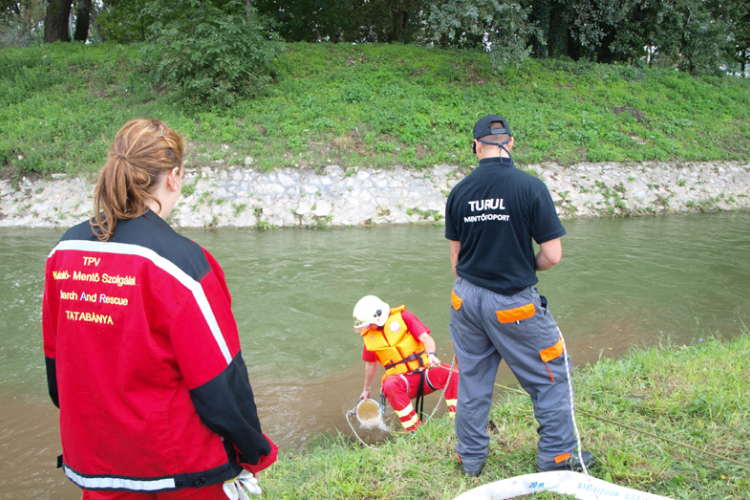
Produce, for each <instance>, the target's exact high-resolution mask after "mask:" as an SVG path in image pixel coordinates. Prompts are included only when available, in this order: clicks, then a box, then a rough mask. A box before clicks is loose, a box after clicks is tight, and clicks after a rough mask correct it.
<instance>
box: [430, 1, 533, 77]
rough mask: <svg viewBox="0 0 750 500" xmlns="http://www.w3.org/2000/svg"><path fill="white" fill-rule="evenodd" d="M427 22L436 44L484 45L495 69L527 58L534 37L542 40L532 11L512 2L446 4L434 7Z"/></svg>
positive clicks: (445, 2) (446, 2)
mask: <svg viewBox="0 0 750 500" xmlns="http://www.w3.org/2000/svg"><path fill="white" fill-rule="evenodd" d="M427 23H428V25H429V27H430V31H431V34H432V38H433V40H434V41H435V42H436V43H440V44H443V45H445V44H451V45H457V46H462V45H467V44H475V45H476V46H481V47H483V48H484V49H485V50H487V51H489V52H490V57H491V59H492V64H493V66H494V67H495V68H498V67H501V66H504V65H506V64H511V63H513V64H517V63H518V62H520V61H521V60H523V59H526V58H527V57H528V56H529V54H530V53H531V38H532V36H534V37H537V39H542V34H541V30H539V29H538V28H537V27H536V26H534V25H533V24H532V23H530V22H529V20H528V11H527V10H526V9H524V8H523V7H522V6H521V5H520V4H519V3H517V2H514V1H511V0H505V1H499V0H447V1H443V2H441V3H439V4H434V5H433V6H432V8H431V10H430V14H429V17H428V19H427Z"/></svg>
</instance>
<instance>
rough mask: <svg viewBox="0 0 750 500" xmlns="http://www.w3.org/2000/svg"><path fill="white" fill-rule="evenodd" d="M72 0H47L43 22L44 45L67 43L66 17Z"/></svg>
mask: <svg viewBox="0 0 750 500" xmlns="http://www.w3.org/2000/svg"><path fill="white" fill-rule="evenodd" d="M71 3H73V0H49V3H48V4H47V17H46V19H45V21H44V43H52V42H58V41H60V42H69V41H70V33H69V32H68V17H70V5H71Z"/></svg>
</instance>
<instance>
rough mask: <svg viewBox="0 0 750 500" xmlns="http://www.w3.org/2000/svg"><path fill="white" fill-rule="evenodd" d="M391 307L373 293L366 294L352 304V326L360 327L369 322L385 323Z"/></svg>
mask: <svg viewBox="0 0 750 500" xmlns="http://www.w3.org/2000/svg"><path fill="white" fill-rule="evenodd" d="M390 312H391V308H390V307H389V306H388V304H386V303H385V302H383V301H382V300H380V299H379V298H377V297H376V296H374V295H366V296H364V297H362V298H361V299H359V302H357V305H356V306H354V328H362V327H363V326H367V325H369V324H370V323H375V324H376V325H378V326H383V325H385V321H386V320H387V319H388V316H389V315H390Z"/></svg>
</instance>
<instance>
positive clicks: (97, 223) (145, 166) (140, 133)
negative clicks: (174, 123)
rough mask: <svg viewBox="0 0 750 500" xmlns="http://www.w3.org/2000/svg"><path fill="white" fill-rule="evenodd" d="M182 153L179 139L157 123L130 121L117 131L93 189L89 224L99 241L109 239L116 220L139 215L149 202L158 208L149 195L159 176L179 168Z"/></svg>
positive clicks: (182, 145)
mask: <svg viewBox="0 0 750 500" xmlns="http://www.w3.org/2000/svg"><path fill="white" fill-rule="evenodd" d="M184 150H185V145H184V143H183V141H182V138H181V137H180V136H179V135H177V133H176V132H175V131H173V130H172V129H171V128H169V127H168V126H167V125H166V124H165V123H164V122H161V121H159V120H146V119H137V120H130V121H129V122H128V123H126V124H125V125H124V126H123V127H122V128H121V129H120V130H119V131H118V132H117V135H115V141H114V143H113V144H112V147H111V148H110V150H109V155H108V157H107V161H106V162H105V163H104V166H103V167H102V168H101V170H99V177H98V179H97V182H96V188H95V189H94V217H93V219H92V220H91V221H90V223H91V229H92V231H93V232H94V234H96V237H97V238H99V240H101V241H108V240H109V239H110V238H111V237H112V235H113V234H114V232H115V227H116V226H117V221H119V220H126V219H134V218H136V217H140V216H141V215H143V214H144V213H145V212H146V210H147V209H148V201H149V200H154V201H156V202H157V203H158V204H159V206H160V207H161V203H159V200H157V199H156V198H155V197H154V196H153V195H152V194H151V192H152V191H153V189H154V187H155V185H156V184H157V182H158V181H159V179H160V178H161V177H162V176H163V175H166V174H167V173H168V172H169V171H170V170H172V169H173V168H175V167H179V168H180V169H181V168H182V158H183V155H184Z"/></svg>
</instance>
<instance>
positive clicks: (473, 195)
mask: <svg viewBox="0 0 750 500" xmlns="http://www.w3.org/2000/svg"><path fill="white" fill-rule="evenodd" d="M564 234H565V228H564V227H563V226H562V224H561V223H560V219H559V218H558V217H557V212H556V211H555V204H554V203H553V202H552V197H551V196H550V194H549V190H548V189H547V186H546V185H545V184H544V182H542V181H541V180H539V179H537V178H536V177H534V176H532V175H530V174H527V173H526V172H523V171H522V170H518V169H517V168H515V167H514V166H513V164H512V162H511V160H510V159H508V158H502V159H501V158H485V159H483V160H481V161H480V162H479V167H477V168H476V170H474V171H473V172H472V173H470V174H469V175H467V176H466V178H465V179H463V180H462V181H461V182H459V183H458V184H456V186H455V187H454V188H453V189H452V190H451V193H450V195H449V196H448V202H447V204H446V207H445V237H446V238H448V239H449V240H453V241H459V242H460V243H461V251H460V252H459V254H458V266H456V271H457V273H458V275H459V276H461V277H462V278H464V279H466V280H468V281H470V282H471V283H473V284H475V285H477V286H481V287H483V288H487V289H488V290H492V291H493V292H497V293H500V294H502V295H514V294H516V293H518V292H520V291H521V290H523V289H524V288H526V287H529V286H531V285H535V284H536V283H537V282H538V281H539V280H538V279H537V277H536V260H535V257H534V245H533V243H532V238H533V239H534V240H535V241H536V242H537V243H540V244H541V243H544V242H546V241H550V240H553V239H555V238H559V237H560V236H562V235H564Z"/></svg>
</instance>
